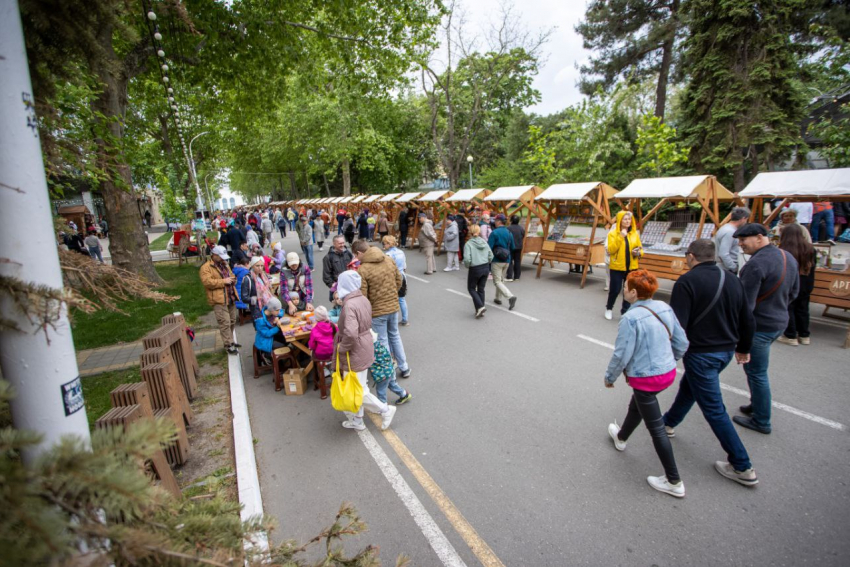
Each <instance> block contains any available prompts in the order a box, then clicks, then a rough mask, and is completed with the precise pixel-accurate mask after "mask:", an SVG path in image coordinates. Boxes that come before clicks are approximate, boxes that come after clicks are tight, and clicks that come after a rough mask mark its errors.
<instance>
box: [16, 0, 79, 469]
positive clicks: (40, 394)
mask: <svg viewBox="0 0 850 567" xmlns="http://www.w3.org/2000/svg"><path fill="white" fill-rule="evenodd" d="M0 77H3V80H0V184H2V185H0V203H2V209H3V210H4V211H6V213H7V214H6V215H4V221H3V222H2V223H0V260H2V261H0V274H2V275H3V276H5V277H8V278H14V279H16V280H18V281H20V282H24V283H27V284H34V285H42V286H46V287H48V288H50V289H53V290H61V289H62V269H61V267H60V266H59V253H58V247H57V245H56V239H55V238H56V237H55V233H54V229H53V219H52V217H51V214H50V200H49V198H48V194H47V180H46V179H45V176H44V161H43V159H42V155H41V145H40V143H39V137H38V124H37V121H36V115H35V101H34V99H33V95H32V83H31V81H30V75H29V68H28V66H27V53H26V48H25V47H24V35H23V28H22V27H21V16H20V10H19V8H18V2H17V0H2V1H1V2H0ZM30 301H38V300H37V299H35V298H32V299H30ZM46 307H47V309H48V310H51V309H58V310H59V312H58V319H57V320H56V321H55V329H53V328H51V327H48V328H47V332H46V333H45V330H44V329H41V328H40V327H39V325H38V324H37V322H31V321H30V320H29V319H28V318H27V316H26V315H25V314H24V313H22V312H21V311H20V310H19V309H18V307H17V306H16V305H15V304H14V302H13V300H12V297H11V296H10V294H8V293H4V294H2V295H0V315H1V316H2V317H3V318H4V319H7V320H9V321H11V322H13V323H14V324H15V325H17V327H18V328H19V329H20V330H19V331H14V330H4V331H2V332H0V353H2V356H0V368H2V372H3V378H4V379H6V380H8V381H9V382H10V383H11V384H12V386H13V387H14V388H15V391H16V392H17V396H16V397H15V398H14V399H13V400H12V401H11V404H10V406H11V410H12V423H13V424H14V426H15V428H16V429H21V430H23V429H26V430H30V431H35V432H37V433H39V434H41V435H42V442H41V443H40V444H39V445H37V446H33V447H31V448H29V449H27V450H26V451H24V453H23V459H24V462H26V463H32V462H33V460H34V459H35V458H36V457H37V456H38V455H39V454H40V453H42V452H44V451H46V450H47V449H49V448H50V447H52V446H53V445H55V444H56V443H57V442H58V441H59V440H60V438H61V437H63V436H65V435H76V436H77V437H78V438H80V439H83V440H84V441H85V442H86V443H87V444H88V443H90V441H91V438H90V435H89V424H88V420H87V419H86V408H85V404H84V403H83V392H82V387H81V384H80V373H79V370H78V368H77V357H76V353H75V351H74V340H73V338H72V336H71V325H70V323H69V321H68V313H67V310H66V308H65V306H64V305H61V307H60V306H59V305H52V306H51V305H48V306H46ZM48 339H49V340H48Z"/></svg>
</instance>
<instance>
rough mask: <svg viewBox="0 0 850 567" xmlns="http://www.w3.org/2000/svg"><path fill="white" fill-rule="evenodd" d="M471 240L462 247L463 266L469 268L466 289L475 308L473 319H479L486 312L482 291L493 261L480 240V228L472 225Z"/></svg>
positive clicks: (487, 246)
mask: <svg viewBox="0 0 850 567" xmlns="http://www.w3.org/2000/svg"><path fill="white" fill-rule="evenodd" d="M469 235H470V236H471V238H470V239H469V241H468V242H467V243H466V245H465V246H464V247H463V248H464V249H463V265H464V266H466V267H467V268H469V272H467V275H466V289H467V291H469V295H470V296H471V297H472V305H473V306H474V307H475V317H476V319H480V318H481V317H483V316H484V313H485V312H486V311H487V306H486V303H485V299H484V291H485V290H486V289H487V276H489V275H490V262H492V261H493V251H492V250H490V246H489V245H488V244H487V242H486V241H485V240H484V239H483V238H481V227H480V226H479V225H477V224H474V225H472V226H470V227H469Z"/></svg>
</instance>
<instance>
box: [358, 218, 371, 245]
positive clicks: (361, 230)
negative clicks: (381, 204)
mask: <svg viewBox="0 0 850 567" xmlns="http://www.w3.org/2000/svg"><path fill="white" fill-rule="evenodd" d="M357 237H358V238H359V239H361V240H365V239H367V238H369V217H367V216H366V211H363V212H362V213H360V216H359V217H357Z"/></svg>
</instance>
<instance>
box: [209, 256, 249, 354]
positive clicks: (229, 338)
mask: <svg viewBox="0 0 850 567" xmlns="http://www.w3.org/2000/svg"><path fill="white" fill-rule="evenodd" d="M228 259H229V256H228V255H227V250H225V249H224V246H214V247H213V249H212V251H211V253H210V259H209V260H207V262H206V263H205V264H204V265H203V266H201V270H200V277H201V283H202V284H203V286H204V289H205V290H206V292H207V302H208V303H209V304H210V305H212V308H213V312H214V313H215V320H216V322H217V323H218V331H219V332H220V333H221V341H222V342H223V343H224V348H225V349H226V350H227V353H228V354H236V353H237V351H236V348H237V347H239V346H242V345H240V344H239V343H236V342H234V340H233V330H234V329H235V328H236V302H237V301H239V297H238V296H237V294H236V276H234V275H233V272H232V271H231V270H230V266H228V265H227V260H228Z"/></svg>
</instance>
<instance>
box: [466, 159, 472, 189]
mask: <svg viewBox="0 0 850 567" xmlns="http://www.w3.org/2000/svg"><path fill="white" fill-rule="evenodd" d="M466 161H467V162H469V188H470V189H472V156H466Z"/></svg>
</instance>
